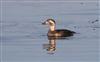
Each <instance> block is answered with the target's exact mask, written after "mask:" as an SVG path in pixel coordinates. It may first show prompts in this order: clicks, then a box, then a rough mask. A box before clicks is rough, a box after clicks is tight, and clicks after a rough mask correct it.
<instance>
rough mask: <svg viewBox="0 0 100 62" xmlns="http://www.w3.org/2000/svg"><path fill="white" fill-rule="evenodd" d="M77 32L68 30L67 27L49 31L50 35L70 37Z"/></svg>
mask: <svg viewBox="0 0 100 62" xmlns="http://www.w3.org/2000/svg"><path fill="white" fill-rule="evenodd" d="M74 33H75V32H74V31H70V30H66V29H61V30H60V29H58V30H55V31H48V36H58V37H68V36H73V34H74Z"/></svg>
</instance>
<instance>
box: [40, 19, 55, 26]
mask: <svg viewBox="0 0 100 62" xmlns="http://www.w3.org/2000/svg"><path fill="white" fill-rule="evenodd" d="M42 24H43V25H49V26H53V25H55V24H56V22H55V21H54V20H53V19H47V20H46V21H45V22H43V23H42Z"/></svg>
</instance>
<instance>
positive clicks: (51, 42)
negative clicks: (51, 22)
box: [43, 36, 66, 55]
mask: <svg viewBox="0 0 100 62" xmlns="http://www.w3.org/2000/svg"><path fill="white" fill-rule="evenodd" d="M57 39H66V38H64V37H49V36H48V41H49V43H48V44H43V49H46V51H48V54H51V55H52V54H54V52H55V51H56V40H57Z"/></svg>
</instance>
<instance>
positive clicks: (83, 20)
mask: <svg viewBox="0 0 100 62" xmlns="http://www.w3.org/2000/svg"><path fill="white" fill-rule="evenodd" d="M98 11H99V8H98V3H97V1H94V2H91V1H83V2H81V1H76V2H73V1H69V2H67V1H66V2H57V1H56V2H47V1H43V2H38V1H36V2H32V1H31V2H25V1H16V0H14V1H6V0H5V1H4V2H2V22H1V23H2V36H1V37H2V59H1V60H2V61H1V62H99V38H100V37H99V31H100V26H99V22H100V21H99V18H98V17H99V14H98V13H99V12H98ZM48 18H53V19H55V20H56V23H57V29H62V28H65V29H70V30H73V31H75V32H77V34H75V35H74V36H72V37H68V38H65V39H52V38H51V39H48V38H47V36H46V34H47V31H48V28H47V26H43V25H41V23H42V22H43V21H45V20H46V19H48ZM0 42H1V41H0Z"/></svg>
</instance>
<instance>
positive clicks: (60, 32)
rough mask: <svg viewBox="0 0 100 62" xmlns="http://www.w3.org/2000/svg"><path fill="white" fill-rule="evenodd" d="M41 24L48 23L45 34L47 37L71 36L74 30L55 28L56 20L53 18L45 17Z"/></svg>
mask: <svg viewBox="0 0 100 62" xmlns="http://www.w3.org/2000/svg"><path fill="white" fill-rule="evenodd" d="M42 24H43V25H48V27H49V30H48V33H47V36H49V37H69V36H73V34H75V33H76V32H74V31H71V30H68V29H56V22H55V20H54V19H51V18H50V19H47V20H46V21H45V22H43V23H42Z"/></svg>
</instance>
